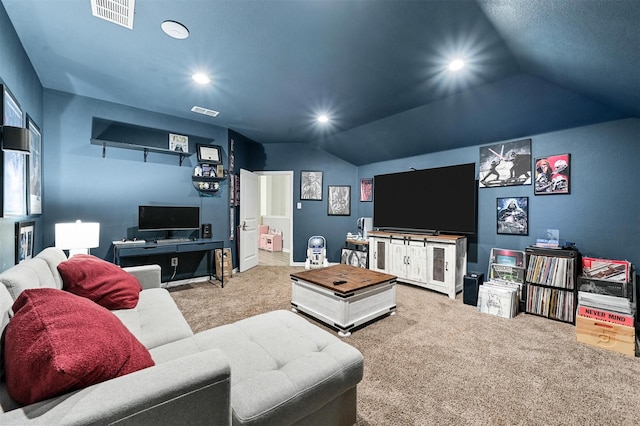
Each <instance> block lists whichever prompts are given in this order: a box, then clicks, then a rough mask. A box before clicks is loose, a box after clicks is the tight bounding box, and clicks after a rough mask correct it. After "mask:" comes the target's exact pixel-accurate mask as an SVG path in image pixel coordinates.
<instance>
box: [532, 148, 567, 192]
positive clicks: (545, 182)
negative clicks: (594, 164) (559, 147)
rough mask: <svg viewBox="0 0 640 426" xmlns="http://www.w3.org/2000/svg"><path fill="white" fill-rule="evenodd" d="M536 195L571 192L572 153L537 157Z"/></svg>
mask: <svg viewBox="0 0 640 426" xmlns="http://www.w3.org/2000/svg"><path fill="white" fill-rule="evenodd" d="M535 164H536V168H535V175H536V183H535V185H534V194H535V195H551V194H569V183H570V172H571V167H570V166H571V155H570V154H558V155H550V156H548V157H541V158H536V162H535Z"/></svg>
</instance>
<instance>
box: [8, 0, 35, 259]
mask: <svg viewBox="0 0 640 426" xmlns="http://www.w3.org/2000/svg"><path fill="white" fill-rule="evenodd" d="M0 82H1V83H3V84H5V85H7V87H8V88H9V90H10V91H11V93H12V94H13V96H15V97H16V100H17V101H18V103H19V104H20V107H21V108H22V112H23V115H24V118H23V124H26V121H25V120H26V115H27V114H28V115H29V116H30V117H31V118H32V119H33V121H34V122H35V123H36V124H37V125H38V127H39V128H40V129H41V130H42V126H43V124H42V117H43V115H42V85H41V84H40V80H39V79H38V76H37V75H36V73H35V70H34V69H33V66H32V65H31V61H29V58H28V57H27V55H26V53H25V52H24V49H22V45H21V44H20V40H19V39H18V36H17V35H16V33H15V30H14V29H13V25H12V24H11V21H10V20H9V18H8V16H7V14H6V12H5V10H4V6H3V5H2V4H1V3H0ZM0 96H1V95H0ZM1 120H2V117H0V121H1ZM45 141H46V139H45ZM0 157H1V156H0ZM0 180H1V177H0ZM0 188H1V187H0ZM0 196H1V191H0ZM23 220H33V221H35V223H36V237H35V238H36V239H35V248H36V250H39V249H40V248H42V238H41V235H39V234H38V233H37V232H38V228H40V227H41V226H42V222H41V220H40V218H39V217H38V216H34V217H29V218H27V217H8V218H0V271H3V270H5V269H7V268H9V267H11V266H13V264H14V262H15V242H14V236H15V224H16V222H20V221H23Z"/></svg>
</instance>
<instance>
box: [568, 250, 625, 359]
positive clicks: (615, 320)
mask: <svg viewBox="0 0 640 426" xmlns="http://www.w3.org/2000/svg"><path fill="white" fill-rule="evenodd" d="M578 281H579V283H580V287H579V289H580V291H579V292H578V311H577V317H576V337H577V340H578V341H579V342H583V343H587V344H590V345H594V346H598V347H603V348H606V349H610V350H613V351H616V352H620V353H623V354H626V355H631V356H634V355H635V354H636V347H637V346H636V333H635V325H636V294H635V293H636V292H635V288H636V285H635V272H634V271H633V265H632V264H631V263H630V262H627V261H621V260H608V259H596V258H590V257H585V258H583V260H582V275H581V276H580V277H579V278H578Z"/></svg>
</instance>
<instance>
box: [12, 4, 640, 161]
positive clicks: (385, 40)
mask: <svg viewBox="0 0 640 426" xmlns="http://www.w3.org/2000/svg"><path fill="white" fill-rule="evenodd" d="M1 2H2V4H3V5H4V7H5V9H6V11H7V14H8V15H9V18H10V19H11V21H12V23H13V25H14V26H15V28H16V31H17V33H18V36H19V38H20V40H21V41H22V44H23V46H24V48H25V50H26V52H27V54H28V56H29V58H30V59H31V62H32V63H33V65H34V67H35V69H36V72H37V73H38V76H39V77H40V80H41V81H42V84H43V85H44V87H46V88H49V89H55V90H61V91H64V92H69V93H73V94H78V95H82V96H88V97H92V98H96V99H102V100H106V101H110V102H116V103H120V104H124V105H129V106H132V107H137V108H142V109H145V110H150V111H157V112H161V113H165V114H170V115H174V116H178V117H184V118H188V119H192V120H197V121H203V122H206V123H211V124H215V125H220V126H223V127H229V128H231V129H233V130H235V131H237V132H239V133H242V134H243V135H245V136H247V137H249V138H251V139H253V140H255V141H257V142H261V143H278V142H284V143H309V144H312V145H314V146H317V147H319V148H320V149H323V150H326V151H328V152H330V153H332V154H334V155H336V156H337V157H340V158H342V159H344V160H345V161H348V162H350V163H353V164H356V165H362V164H369V163H372V162H377V161H383V160H388V159H395V158H403V157H406V156H411V155H417V154H423V153H429V152H435V151H441V150H445V149H452V148H457V147H464V146H471V145H477V144H482V143H489V142H494V141H497V140H504V139H513V138H519V137H523V136H529V135H533V134H537V133H541V132H547V131H553V130H559V129H564V128H570V127H575V126H580V125H586V124H591V123H597V122H602V121H607V120H612V119H619V118H625V117H640V24H639V23H640V1H635V0H630V1H624V0H535V1H531V0H479V1H461V0H454V1H434V0H429V1H427V0H425V1H402V0H399V1H390V0H389V1H387V0H385V1H383V0H361V1H356V0H345V1H320V0H306V1H305V0H298V1H293V0H289V1H231V0H229V1H210V0H201V1H197V0H173V1H167V0H136V3H135V18H134V25H133V30H129V29H127V28H124V27H120V26H117V25H115V24H112V23H109V22H107V21H104V20H101V19H98V18H96V17H94V16H92V14H91V6H90V1H89V0H59V1H42V0H1ZM164 20H175V21H179V22H181V23H183V24H184V25H185V26H186V27H188V29H189V31H190V37H189V38H188V39H186V40H175V39H172V38H169V37H168V36H166V35H165V34H164V33H163V32H162V31H161V29H160V24H161V23H162V22H163V21H164ZM458 55H462V56H464V57H465V58H466V59H467V64H468V66H467V67H466V68H465V69H464V70H463V71H462V72H459V73H456V74H451V73H448V72H446V71H445V68H446V64H447V62H448V60H450V59H451V58H453V57H455V56H458ZM196 71H204V72H207V73H208V74H209V75H210V76H211V78H212V80H213V81H212V83H211V84H209V85H208V86H206V87H202V86H197V85H196V84H194V83H193V82H192V81H191V74H193V73H194V72H196ZM194 105H197V106H201V107H205V108H211V109H214V110H217V111H220V115H219V116H218V117H216V118H212V117H207V116H202V115H198V114H195V113H193V112H191V111H190V109H191V107H193V106H194ZM321 112H324V113H327V114H328V115H329V116H330V118H331V121H330V123H328V125H325V126H321V125H319V124H317V123H316V122H315V116H316V115H317V114H318V113H321Z"/></svg>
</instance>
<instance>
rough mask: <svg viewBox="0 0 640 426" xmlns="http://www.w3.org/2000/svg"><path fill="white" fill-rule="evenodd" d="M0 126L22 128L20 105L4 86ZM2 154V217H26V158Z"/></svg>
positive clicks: (18, 154) (8, 153) (21, 155)
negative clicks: (0, 124) (0, 122)
mask: <svg viewBox="0 0 640 426" xmlns="http://www.w3.org/2000/svg"><path fill="white" fill-rule="evenodd" d="M2 125H4V126H14V127H22V110H21V109H20V105H18V102H17V101H16V100H15V98H14V97H13V95H12V94H11V92H10V91H9V89H8V88H7V86H5V85H3V86H2ZM2 154H3V155H2V161H3V172H2V178H3V179H2V180H3V186H2V216H3V217H4V216H26V214H27V176H26V158H25V157H26V156H25V155H24V154H21V153H17V152H11V151H4V152H3V153H2Z"/></svg>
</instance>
